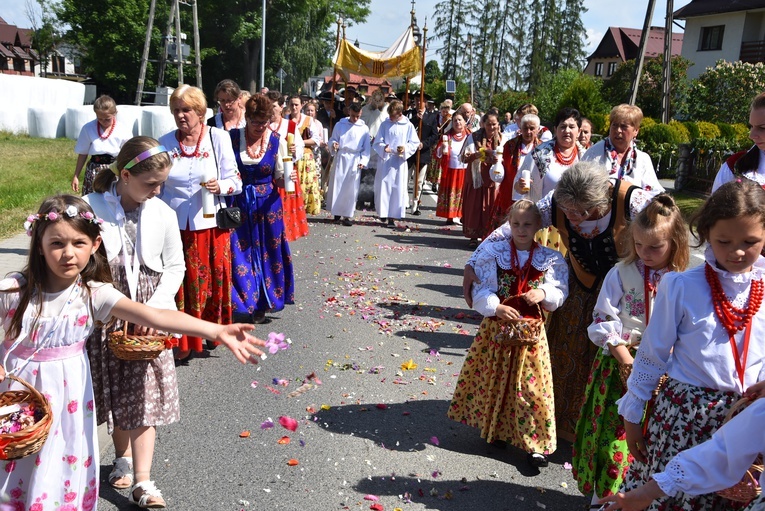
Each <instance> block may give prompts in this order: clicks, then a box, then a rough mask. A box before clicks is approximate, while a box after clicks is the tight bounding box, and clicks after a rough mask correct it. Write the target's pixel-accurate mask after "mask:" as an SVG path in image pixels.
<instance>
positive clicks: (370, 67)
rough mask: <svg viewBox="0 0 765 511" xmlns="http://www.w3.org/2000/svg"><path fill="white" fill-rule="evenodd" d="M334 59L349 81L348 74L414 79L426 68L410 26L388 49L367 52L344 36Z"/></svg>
mask: <svg viewBox="0 0 765 511" xmlns="http://www.w3.org/2000/svg"><path fill="white" fill-rule="evenodd" d="M332 61H333V63H334V64H335V69H336V70H337V72H338V73H339V74H340V75H341V76H342V77H343V79H344V80H346V81H347V80H348V75H347V73H355V74H358V75H362V76H373V77H376V78H396V77H405V78H412V77H414V76H417V75H418V74H419V73H420V70H421V67H422V55H421V53H420V47H419V46H417V45H416V44H415V42H414V36H413V34H412V27H408V28H407V29H406V31H405V32H404V33H403V34H401V36H400V37H399V38H398V39H397V40H396V42H395V43H393V45H392V46H391V47H390V48H388V49H387V50H385V51H379V52H378V51H365V50H362V49H360V48H357V47H356V46H354V45H353V44H352V43H350V42H348V40H347V39H343V40H341V41H340V45H339V46H338V48H337V50H336V51H335V56H334V58H333V60H332Z"/></svg>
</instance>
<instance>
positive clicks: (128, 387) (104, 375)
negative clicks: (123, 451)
mask: <svg viewBox="0 0 765 511" xmlns="http://www.w3.org/2000/svg"><path fill="white" fill-rule="evenodd" d="M111 268H112V275H114V276H115V279H114V287H116V288H117V289H118V290H119V291H122V292H123V293H125V294H127V295H128V296H129V295H130V290H129V287H128V283H127V282H128V281H127V278H126V276H125V267H124V266H122V265H116V264H111ZM161 278H162V274H161V273H158V272H155V271H153V270H151V269H149V268H147V267H146V266H141V271H140V273H139V274H138V289H137V290H136V295H137V296H136V301H137V302H140V303H146V302H147V301H148V300H149V298H151V296H152V295H153V294H154V290H155V289H156V287H157V286H158V285H159V281H160V279H161ZM123 326H124V322H123V321H122V320H120V319H118V320H116V321H115V322H114V323H113V324H112V325H110V326H109V328H108V329H106V328H96V329H95V330H93V333H92V334H90V337H88V344H87V352H88V358H89V359H90V372H91V375H92V376H93V393H94V394H95V398H96V417H97V419H98V423H99V424H101V423H103V422H106V424H107V429H108V431H109V433H110V434H111V433H112V432H113V431H114V426H117V427H119V428H120V429H123V430H126V431H127V430H132V429H137V428H139V427H143V426H161V425H165V424H171V423H173V422H178V420H180V407H179V404H178V382H177V380H176V375H175V364H174V363H173V352H172V351H171V350H165V351H163V352H162V354H160V356H158V357H157V358H155V359H154V360H120V359H118V358H117V357H116V356H114V352H112V350H110V349H109V346H108V342H109V333H111V332H116V331H121V330H122V328H123Z"/></svg>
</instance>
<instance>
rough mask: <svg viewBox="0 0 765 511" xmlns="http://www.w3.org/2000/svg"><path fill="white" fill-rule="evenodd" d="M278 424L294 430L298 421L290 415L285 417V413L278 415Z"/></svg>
mask: <svg viewBox="0 0 765 511" xmlns="http://www.w3.org/2000/svg"><path fill="white" fill-rule="evenodd" d="M279 424H281V425H282V427H283V428H285V429H289V430H290V431H295V430H297V428H298V422H297V421H296V420H295V419H293V418H292V417H287V416H286V415H282V416H281V417H279Z"/></svg>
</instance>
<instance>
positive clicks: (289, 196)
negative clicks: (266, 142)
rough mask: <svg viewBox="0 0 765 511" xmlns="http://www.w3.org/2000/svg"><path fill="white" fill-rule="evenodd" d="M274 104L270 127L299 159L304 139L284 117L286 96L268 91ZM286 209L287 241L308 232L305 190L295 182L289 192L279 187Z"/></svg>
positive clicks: (291, 155) (294, 158) (288, 155)
mask: <svg viewBox="0 0 765 511" xmlns="http://www.w3.org/2000/svg"><path fill="white" fill-rule="evenodd" d="M266 96H267V97H268V99H270V100H271V103H272V104H273V111H272V114H271V125H270V126H269V128H270V129H271V131H273V132H274V133H278V134H279V136H280V137H281V139H282V140H285V141H286V142H287V150H288V152H287V155H286V156H285V158H289V157H292V160H293V161H296V160H297V155H302V154H303V147H304V144H303V139H302V138H301V137H300V136H299V135H298V133H297V131H298V129H297V124H295V123H294V122H293V121H290V120H289V119H285V118H284V117H282V110H283V108H284V98H283V97H282V94H281V93H280V92H278V91H274V90H272V91H268V93H267V94H266ZM279 195H280V196H281V198H282V208H283V210H284V229H285V233H286V236H287V241H295V240H297V239H299V238H302V237H303V236H305V235H306V234H308V219H307V218H306V216H305V203H304V202H303V190H302V189H301V187H300V186H299V185H298V183H295V191H294V192H290V193H287V192H286V191H285V190H284V188H279Z"/></svg>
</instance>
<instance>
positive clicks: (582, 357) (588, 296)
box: [547, 262, 600, 442]
mask: <svg viewBox="0 0 765 511" xmlns="http://www.w3.org/2000/svg"><path fill="white" fill-rule="evenodd" d="M599 292H600V285H598V286H597V287H596V288H595V289H593V290H591V291H588V290H586V289H585V288H583V287H582V286H581V285H580V284H579V283H578V282H577V281H576V277H575V275H574V270H573V269H571V263H570V262H568V298H566V301H565V302H563V305H561V306H560V307H558V309H556V310H555V312H553V313H552V314H551V315H550V317H549V319H548V321H547V338H548V339H549V340H550V362H551V364H552V373H553V379H554V382H555V420H556V423H557V427H558V435H559V436H560V437H562V438H565V439H566V440H569V441H571V442H573V441H574V431H576V422H577V420H579V411H580V410H581V408H582V403H584V393H585V389H586V388H587V381H588V379H589V376H590V369H591V368H592V362H593V360H595V355H596V354H597V352H598V349H599V348H598V347H597V346H595V345H594V344H593V343H592V342H591V341H590V338H589V336H588V335H587V327H588V326H590V323H592V310H593V309H594V308H595V303H596V302H597V300H598V293H599Z"/></svg>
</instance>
